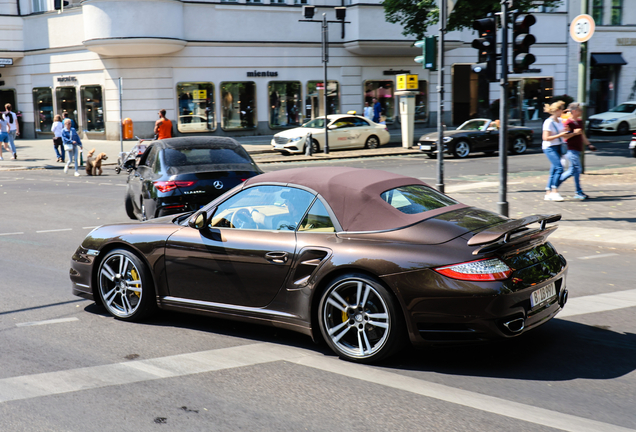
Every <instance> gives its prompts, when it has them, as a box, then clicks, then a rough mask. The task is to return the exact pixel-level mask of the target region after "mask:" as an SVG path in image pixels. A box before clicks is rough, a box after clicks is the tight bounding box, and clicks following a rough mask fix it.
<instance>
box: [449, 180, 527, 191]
mask: <svg viewBox="0 0 636 432" xmlns="http://www.w3.org/2000/svg"><path fill="white" fill-rule="evenodd" d="M520 183H522V182H508V184H509V185H512V184H520ZM495 186H499V182H475V183H466V184H458V185H449V186H445V187H444V192H445V193H453V192H461V191H465V190H471V189H482V188H489V187H495Z"/></svg>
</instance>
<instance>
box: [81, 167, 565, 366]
mask: <svg viewBox="0 0 636 432" xmlns="http://www.w3.org/2000/svg"><path fill="white" fill-rule="evenodd" d="M559 219H560V215H537V216H529V217H526V218H523V219H516V220H513V219H508V218H505V217H502V216H499V215H497V214H495V213H492V212H489V211H486V210H481V209H478V208H475V207H469V206H466V205H464V204H461V203H459V202H457V201H455V200H453V199H452V198H450V197H449V196H447V195H444V194H441V193H439V192H437V191H436V190H434V189H432V188H431V187H429V186H428V185H426V184H425V183H423V182H421V181H420V180H417V179H414V178H410V177H405V176H401V175H396V174H391V173H388V172H384V171H378V170H362V169H353V168H300V169H291V170H284V171H278V172H272V173H268V174H262V175H259V176H256V177H253V178H250V179H248V180H247V181H246V182H244V183H243V184H241V185H239V186H237V187H236V188H234V189H232V190H230V191H228V192H227V193H225V194H224V195H222V196H220V197H219V198H217V199H215V200H214V201H212V202H211V203H210V204H208V205H207V206H205V207H203V208H202V209H201V210H199V211H197V212H195V213H189V214H183V215H179V216H166V217H163V218H158V219H155V220H152V221H149V222H145V223H141V224H121V225H110V226H102V227H99V228H97V229H95V230H93V231H92V232H91V233H90V234H88V236H87V237H86V239H85V240H84V241H83V242H82V244H81V246H79V248H78V249H77V251H76V252H75V254H74V255H73V257H72V260H71V270H70V277H71V281H72V287H73V293H74V294H76V295H78V296H81V297H84V298H87V299H92V300H95V302H97V303H100V304H103V305H104V306H105V307H106V309H107V310H108V312H109V313H110V314H112V315H113V316H115V317H116V318H119V319H122V320H128V321H135V320H140V319H142V318H143V317H145V316H147V315H148V314H149V313H151V312H153V311H154V310H155V309H156V308H157V307H158V308H161V309H171V310H178V311H186V312H193V313H200V314H209V315H215V316H220V317H226V318H230V319H237V320H244V321H250V322H256V323H265V324H270V325H275V326H278V327H284V328H288V329H292V330H295V331H299V332H301V333H305V334H307V335H310V336H312V337H313V338H314V339H316V340H318V339H320V338H322V339H324V340H325V341H326V343H327V344H328V345H329V346H330V347H331V348H332V349H333V351H335V352H336V353H337V354H338V355H339V356H341V357H342V358H345V359H348V360H353V361H359V362H372V361H377V360H379V359H381V358H383V357H386V356H388V355H390V354H392V353H395V352H396V351H397V350H398V349H399V348H400V347H401V346H402V345H403V343H404V342H406V341H407V340H410V342H411V343H413V344H414V345H427V344H444V343H463V342H476V341H481V340H488V339H495V338H507V337H514V336H518V335H520V334H522V333H523V332H525V331H527V330H529V329H532V328H534V327H537V326H539V325H541V324H544V323H546V322H547V321H548V320H550V319H551V318H552V317H554V316H555V315H556V314H557V313H558V312H559V311H560V310H561V308H563V306H564V305H565V302H566V301H567V290H566V283H565V278H566V273H567V263H566V261H565V259H564V258H563V256H561V255H560V254H559V253H557V251H556V250H555V249H554V247H553V246H552V245H551V244H550V243H549V242H548V241H547V237H548V236H549V235H550V233H552V232H553V231H554V230H555V229H556V228H557V227H556V226H555V225H550V226H549V225H548V224H551V223H553V222H556V221H558V220H559Z"/></svg>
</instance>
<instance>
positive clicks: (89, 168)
mask: <svg viewBox="0 0 636 432" xmlns="http://www.w3.org/2000/svg"><path fill="white" fill-rule="evenodd" d="M94 153H95V149H92V150H91V151H89V152H88V157H87V158H86V175H94V176H95V175H102V172H103V170H102V161H105V160H106V159H108V156H106V153H100V154H98V155H97V157H93V154H94Z"/></svg>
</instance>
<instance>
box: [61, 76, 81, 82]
mask: <svg viewBox="0 0 636 432" xmlns="http://www.w3.org/2000/svg"><path fill="white" fill-rule="evenodd" d="M57 82H59V83H64V82H77V78H75V77H74V76H61V77H57Z"/></svg>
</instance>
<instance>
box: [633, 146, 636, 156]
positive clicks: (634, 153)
mask: <svg viewBox="0 0 636 432" xmlns="http://www.w3.org/2000/svg"><path fill="white" fill-rule="evenodd" d="M632 157H635V158H636V148H633V149H632Z"/></svg>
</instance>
